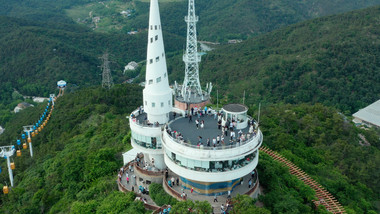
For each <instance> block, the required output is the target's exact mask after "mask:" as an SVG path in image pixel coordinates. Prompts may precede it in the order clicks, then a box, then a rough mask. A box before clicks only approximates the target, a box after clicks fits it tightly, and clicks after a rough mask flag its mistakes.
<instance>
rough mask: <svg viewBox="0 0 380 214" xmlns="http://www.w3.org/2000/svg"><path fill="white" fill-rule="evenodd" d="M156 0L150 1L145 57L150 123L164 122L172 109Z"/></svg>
mask: <svg viewBox="0 0 380 214" xmlns="http://www.w3.org/2000/svg"><path fill="white" fill-rule="evenodd" d="M161 29H162V27H161V20H160V11H159V7H158V0H151V1H150V13H149V33H148V51H147V59H146V74H145V81H146V82H145V89H144V91H143V97H144V110H145V112H146V113H147V114H148V120H149V122H151V123H156V122H159V123H160V124H163V123H166V122H167V121H168V120H169V112H170V111H171V110H172V90H171V88H170V87H169V80H168V74H167V67H166V58H165V49H164V41H163V37H162V30H161Z"/></svg>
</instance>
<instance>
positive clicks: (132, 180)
mask: <svg viewBox="0 0 380 214" xmlns="http://www.w3.org/2000/svg"><path fill="white" fill-rule="evenodd" d="M129 165H131V169H132V170H131V171H130V170H129ZM123 168H124V173H122V177H121V181H119V182H118V184H119V190H120V191H123V192H124V191H132V190H133V191H134V192H135V193H136V194H137V196H138V197H141V198H145V199H146V203H144V206H145V208H146V209H150V210H158V209H159V207H158V206H157V205H156V204H155V203H154V201H153V200H152V199H151V198H150V196H149V195H147V194H142V193H141V192H139V186H143V187H145V188H146V189H149V184H147V183H146V181H144V180H141V179H140V178H139V177H138V176H135V171H136V170H137V169H136V166H135V161H132V162H129V163H128V164H127V165H125V166H123ZM150 172H151V173H159V172H158V171H150ZM127 173H128V176H129V182H128V183H127V179H126V174H127ZM162 174H163V176H164V173H162ZM172 177H173V178H175V180H176V179H177V178H178V175H177V174H175V173H174V172H171V171H170V170H169V173H168V179H171V178H172ZM250 178H251V174H248V175H246V176H244V179H243V180H244V181H243V184H241V185H238V186H236V187H235V189H234V190H233V191H232V192H231V196H232V197H235V196H236V195H237V194H241V195H243V194H246V195H251V196H254V197H257V195H258V194H260V189H258V188H257V187H258V185H259V182H256V181H257V173H256V174H255V178H254V179H252V186H251V188H248V181H249V179H250ZM164 182H165V184H167V181H166V179H164ZM166 186H167V185H166ZM169 192H171V193H170V194H171V195H172V196H173V197H175V198H177V199H178V200H184V198H183V199H182V198H181V197H180V195H181V194H182V193H183V192H185V193H186V195H187V198H186V199H190V200H193V201H196V200H198V201H208V202H209V203H210V204H211V206H212V207H213V209H214V213H221V211H220V207H221V205H222V204H224V206H225V205H226V201H227V199H228V198H227V195H219V196H217V200H218V201H217V202H214V196H206V195H200V194H198V193H196V192H193V193H191V191H190V190H189V189H184V188H183V187H182V183H181V180H180V183H179V185H174V186H173V187H172V188H169Z"/></svg>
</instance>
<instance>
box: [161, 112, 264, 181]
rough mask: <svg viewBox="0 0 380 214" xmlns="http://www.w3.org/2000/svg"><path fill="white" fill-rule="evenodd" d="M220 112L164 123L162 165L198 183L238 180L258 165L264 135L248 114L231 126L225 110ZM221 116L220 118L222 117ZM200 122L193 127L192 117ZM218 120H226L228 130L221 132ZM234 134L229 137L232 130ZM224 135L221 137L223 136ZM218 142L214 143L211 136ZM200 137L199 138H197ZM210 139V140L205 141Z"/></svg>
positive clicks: (225, 124)
mask: <svg viewBox="0 0 380 214" xmlns="http://www.w3.org/2000/svg"><path fill="white" fill-rule="evenodd" d="M223 112H224V113H223V115H221V116H219V118H218V116H215V115H204V116H200V117H199V118H198V116H195V115H194V116H193V117H192V120H191V121H190V118H189V117H187V118H185V117H180V118H177V119H175V120H173V121H171V122H170V123H169V124H168V125H166V126H165V130H164V131H163V133H162V139H163V144H164V145H163V146H164V147H165V155H164V159H165V164H166V165H167V166H168V167H169V168H170V169H171V170H172V171H173V172H175V173H176V174H178V175H180V176H181V177H184V178H186V179H190V180H194V181H200V182H225V181H231V180H234V179H239V178H241V177H243V176H245V175H247V174H248V173H250V172H251V171H253V170H254V169H255V168H256V166H257V164H258V155H259V152H258V149H259V148H260V146H261V144H262V141H263V135H262V133H261V131H260V129H259V128H258V127H257V124H256V123H255V122H254V120H253V119H252V118H251V117H248V116H246V115H245V117H244V118H243V117H242V118H240V120H239V121H240V122H241V123H243V122H244V123H246V126H244V125H243V124H240V127H241V129H239V128H238V127H239V125H238V124H237V123H236V122H235V125H234V126H233V128H231V129H230V127H229V126H228V125H227V124H228V123H226V121H228V120H229V118H228V114H229V112H228V111H223ZM222 118H223V119H222ZM197 119H198V120H199V121H203V122H204V127H203V128H201V125H199V126H198V128H197V126H196V123H195V120H197ZM218 119H219V123H221V122H222V120H225V122H224V126H227V127H228V130H227V131H225V132H222V128H221V126H222V125H220V129H219V125H218ZM226 129H227V128H226ZM232 132H234V133H235V137H233V136H232V137H231V133H232ZM223 135H224V140H222V136H223ZM218 136H219V143H217V142H216V143H215V144H214V139H215V140H216V141H217V139H218V138H217V137H218ZM200 137H201V139H200ZM207 139H209V143H207V142H208V140H207Z"/></svg>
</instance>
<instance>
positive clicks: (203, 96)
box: [174, 0, 212, 110]
mask: <svg viewBox="0 0 380 214" xmlns="http://www.w3.org/2000/svg"><path fill="white" fill-rule="evenodd" d="M185 22H186V23H187V36H186V52H185V54H184V55H183V61H184V62H185V78H184V81H183V84H182V85H177V83H175V87H174V88H175V107H177V108H179V109H182V110H189V109H191V108H193V107H204V106H205V105H206V104H208V103H209V102H210V93H211V90H212V84H211V83H208V84H207V86H206V91H203V90H202V88H201V84H200V81H199V63H200V62H201V55H200V53H198V41H197V27H196V24H197V22H198V16H196V15H195V3H194V0H189V6H188V14H187V16H186V17H185Z"/></svg>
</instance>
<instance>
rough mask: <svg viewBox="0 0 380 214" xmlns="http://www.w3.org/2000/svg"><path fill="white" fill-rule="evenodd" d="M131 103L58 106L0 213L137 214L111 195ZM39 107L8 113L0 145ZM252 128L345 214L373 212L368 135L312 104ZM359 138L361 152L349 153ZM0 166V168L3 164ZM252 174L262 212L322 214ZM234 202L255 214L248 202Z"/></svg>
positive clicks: (278, 181)
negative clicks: (257, 184) (327, 193)
mask: <svg viewBox="0 0 380 214" xmlns="http://www.w3.org/2000/svg"><path fill="white" fill-rule="evenodd" d="M141 99H142V88H141V87H139V86H136V85H133V84H132V85H131V84H126V85H116V86H115V87H114V88H113V89H111V90H109V91H107V90H104V89H102V88H100V87H91V88H86V89H80V90H78V91H76V92H74V93H67V94H65V95H64V96H63V97H61V98H59V99H58V101H57V103H56V106H55V109H54V111H53V114H52V116H51V119H50V121H49V123H48V124H47V126H46V127H45V128H44V129H43V131H42V132H41V133H40V134H39V135H38V136H37V137H34V138H33V148H34V157H33V158H30V156H29V152H28V150H22V157H13V158H12V159H13V160H14V161H15V164H16V169H15V170H14V175H15V187H14V188H12V190H11V192H10V193H9V194H8V195H3V194H1V195H0V212H1V213H28V214H30V213H48V212H49V213H58V212H61V213H68V212H72V213H111V212H115V213H144V212H145V210H144V208H143V206H142V204H141V203H133V202H132V201H133V199H134V196H133V195H130V194H127V195H124V194H123V193H119V192H118V191H117V185H116V182H115V180H116V174H117V170H118V168H119V167H120V166H121V165H122V160H121V152H124V151H127V150H128V149H130V148H131V145H130V131H129V126H128V122H127V119H126V118H125V116H126V115H128V114H129V113H130V112H131V111H132V110H133V109H135V108H136V107H137V106H139V103H141ZM44 106H45V104H42V105H39V106H37V107H35V108H29V109H27V110H24V111H23V112H21V113H19V114H17V115H16V116H15V118H14V120H12V121H10V122H9V123H8V124H7V126H6V132H5V133H4V134H3V135H1V136H0V145H9V144H10V143H11V142H16V139H17V138H18V137H20V135H21V132H22V126H23V125H28V124H32V123H34V122H36V119H37V118H39V116H40V113H41V112H42V111H43V109H44ZM254 116H255V117H256V115H254ZM260 121H261V129H262V131H263V134H264V136H265V137H264V143H265V144H266V145H267V146H269V147H271V148H272V149H274V150H276V151H279V152H280V153H282V154H283V155H284V156H286V157H287V158H289V159H290V160H291V161H293V162H294V163H295V164H297V165H298V166H299V167H300V168H301V169H303V170H304V171H306V172H307V173H309V174H310V175H311V176H312V177H313V178H315V179H316V180H318V181H319V182H320V183H321V184H322V185H323V186H324V187H326V188H327V189H328V190H329V191H330V192H331V193H333V194H334V196H336V197H337V198H338V199H339V201H340V202H341V203H342V204H343V205H344V206H345V208H346V209H347V210H348V211H351V212H350V213H354V212H356V213H364V212H367V213H374V212H375V211H374V210H375V208H374V207H375V205H374V201H375V200H378V198H379V189H380V188H379V183H378V182H377V181H378V180H379V175H380V174H379V173H378V167H377V166H378V165H379V164H380V162H379V161H380V152H379V147H380V142H379V139H378V137H377V136H376V134H375V133H374V132H372V131H365V130H359V129H356V128H355V127H354V126H353V125H352V124H350V123H349V122H347V121H345V120H344V118H343V117H342V116H341V115H339V114H338V113H337V111H336V110H335V109H333V108H330V107H325V106H322V105H315V106H313V105H308V104H301V105H283V104H279V105H273V106H270V107H268V108H266V109H265V110H264V111H263V112H262V118H261V120H260ZM359 133H360V134H363V135H364V136H365V137H366V138H367V140H368V142H370V144H371V146H361V145H360V144H359V138H358V134H359ZM13 144H15V143H13ZM0 164H1V167H2V169H6V166H5V161H2V162H0ZM258 170H259V179H260V185H262V186H263V187H264V191H265V192H264V193H265V195H263V196H261V197H260V198H259V200H260V201H261V202H263V203H264V208H266V209H268V210H270V211H271V212H272V213H280V212H281V213H325V212H324V210H323V209H320V210H318V211H314V208H313V207H312V202H311V201H312V200H313V199H314V192H313V191H312V190H311V189H310V188H309V187H308V186H306V185H305V184H304V183H302V182H301V181H299V180H297V179H296V178H295V177H294V176H292V175H290V174H289V172H288V170H287V169H285V168H283V167H281V166H280V165H279V164H278V163H276V162H274V161H273V160H272V159H271V158H269V157H268V156H265V155H264V154H261V155H260V160H259V165H258ZM5 182H8V174H7V172H6V170H3V172H2V173H0V183H1V184H5ZM1 187H2V186H1V185H0V188H1ZM242 203H243V202H242ZM244 203H247V204H246V205H244V206H246V208H248V206H249V207H250V209H252V210H256V208H254V207H253V201H252V200H248V201H244ZM244 203H243V204H244ZM241 206H243V205H241ZM241 210H244V208H241Z"/></svg>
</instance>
